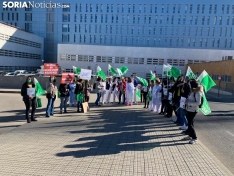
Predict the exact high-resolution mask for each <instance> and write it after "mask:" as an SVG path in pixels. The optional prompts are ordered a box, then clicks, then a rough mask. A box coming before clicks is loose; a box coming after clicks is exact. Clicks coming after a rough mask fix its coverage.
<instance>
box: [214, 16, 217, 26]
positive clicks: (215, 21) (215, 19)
mask: <svg viewBox="0 0 234 176" xmlns="http://www.w3.org/2000/svg"><path fill="white" fill-rule="evenodd" d="M216 23H217V16H215V17H214V25H216Z"/></svg>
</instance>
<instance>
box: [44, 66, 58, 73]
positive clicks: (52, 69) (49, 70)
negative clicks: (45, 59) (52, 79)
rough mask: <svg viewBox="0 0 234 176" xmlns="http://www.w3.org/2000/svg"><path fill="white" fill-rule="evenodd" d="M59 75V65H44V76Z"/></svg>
mask: <svg viewBox="0 0 234 176" xmlns="http://www.w3.org/2000/svg"><path fill="white" fill-rule="evenodd" d="M58 73H59V65H58V64H57V63H44V75H45V76H55V75H57V74H58Z"/></svg>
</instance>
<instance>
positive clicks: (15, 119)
mask: <svg viewBox="0 0 234 176" xmlns="http://www.w3.org/2000/svg"><path fill="white" fill-rule="evenodd" d="M0 95H1V101H0V141H1V143H0V156H1V157H0V175H7V176H8V175H46V176H52V175H56V176H57V175H68V176H70V175H78V176H79V175H81V176H83V175H87V176H92V175H100V176H103V175H110V176H112V175H113V176H114V175H116V176H119V175H132V176H138V175H152V176H156V175H170V176H172V175H175V176H178V175H185V176H189V175H206V176H208V175H217V176H221V175H231V174H230V172H229V171H228V170H227V169H226V168H225V167H224V166H223V165H222V164H221V163H220V162H219V161H217V160H216V159H215V157H214V156H213V155H212V154H211V153H210V152H209V151H207V149H206V148H205V147H204V146H203V145H202V144H201V143H200V142H198V144H196V145H190V144H188V141H187V140H183V138H184V137H185V136H183V135H182V134H181V131H180V130H178V126H176V125H175V124H173V122H172V120H171V119H167V118H165V117H163V116H160V115H156V114H155V113H151V112H149V111H147V110H145V109H143V108H142V107H143V106H142V105H134V106H132V107H130V108H129V107H128V108H127V107H126V106H123V105H120V106H118V105H105V106H101V107H94V106H93V107H92V103H91V111H90V112H88V113H87V114H78V113H76V108H75V107H69V108H68V113H67V114H58V112H59V109H58V108H57V107H58V105H59V100H57V101H56V113H55V115H54V116H53V117H50V118H46V117H45V106H46V98H45V97H42V99H43V108H40V109H38V110H37V113H36V114H37V117H38V118H37V119H38V121H37V122H32V123H30V124H27V123H26V120H25V117H24V109H25V108H24V104H23V102H22V99H21V96H20V95H18V94H10V93H8V94H7V93H4V94H0ZM94 99H95V95H92V97H91V102H93V101H94Z"/></svg>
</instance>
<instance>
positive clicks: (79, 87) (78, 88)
mask: <svg viewBox="0 0 234 176" xmlns="http://www.w3.org/2000/svg"><path fill="white" fill-rule="evenodd" d="M83 91H84V87H83V84H82V79H79V80H78V81H77V82H76V89H75V96H76V97H80V96H83V97H84V92H83ZM76 101H77V112H78V113H79V112H83V106H82V103H83V101H84V100H80V99H77V100H76ZM80 107H81V111H80Z"/></svg>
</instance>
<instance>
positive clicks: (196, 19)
mask: <svg viewBox="0 0 234 176" xmlns="http://www.w3.org/2000/svg"><path fill="white" fill-rule="evenodd" d="M197 21H198V16H196V18H195V25H197Z"/></svg>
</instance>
